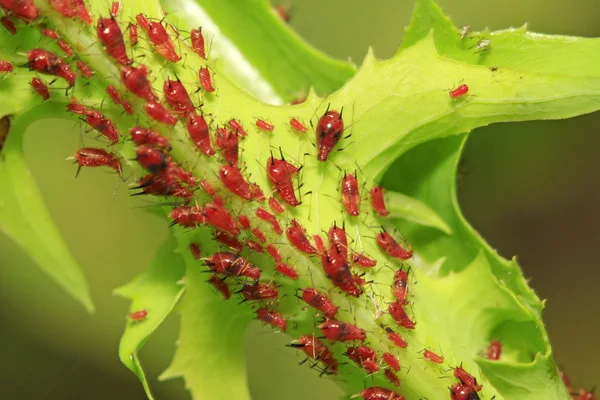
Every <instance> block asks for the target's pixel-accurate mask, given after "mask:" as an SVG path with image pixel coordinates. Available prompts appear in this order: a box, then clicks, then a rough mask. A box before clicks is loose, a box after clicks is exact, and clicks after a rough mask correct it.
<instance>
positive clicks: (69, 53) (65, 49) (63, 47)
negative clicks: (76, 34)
mask: <svg viewBox="0 0 600 400" xmlns="http://www.w3.org/2000/svg"><path fill="white" fill-rule="evenodd" d="M56 43H57V44H58V47H60V49H61V50H62V51H63V52H64V53H65V54H66V55H67V56H72V55H73V49H72V48H71V46H70V45H69V43H67V42H65V41H64V40H62V39H58V40H57V41H56Z"/></svg>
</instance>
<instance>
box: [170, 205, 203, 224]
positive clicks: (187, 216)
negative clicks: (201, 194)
mask: <svg viewBox="0 0 600 400" xmlns="http://www.w3.org/2000/svg"><path fill="white" fill-rule="evenodd" d="M169 218H171V219H172V220H173V224H172V225H180V226H183V227H184V228H195V227H196V226H198V225H200V224H202V223H203V222H204V217H203V215H202V209H200V208H199V207H197V206H192V207H187V206H182V207H176V208H174V209H173V210H171V212H170V213H169Z"/></svg>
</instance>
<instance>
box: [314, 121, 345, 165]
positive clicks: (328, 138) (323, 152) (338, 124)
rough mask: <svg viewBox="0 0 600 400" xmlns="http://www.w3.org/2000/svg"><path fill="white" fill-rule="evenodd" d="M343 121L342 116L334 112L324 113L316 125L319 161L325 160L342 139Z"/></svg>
mask: <svg viewBox="0 0 600 400" xmlns="http://www.w3.org/2000/svg"><path fill="white" fill-rule="evenodd" d="M343 131H344V121H343V120H342V114H341V113H338V112H337V111H335V110H331V111H326V112H325V114H323V116H322V117H321V118H320V119H319V122H318V123H317V129H316V133H317V147H318V148H319V155H318V156H317V159H318V160H319V161H325V160H327V157H329V153H330V152H331V150H332V149H333V148H334V147H335V145H336V144H337V142H339V140H340V138H341V137H342V132H343Z"/></svg>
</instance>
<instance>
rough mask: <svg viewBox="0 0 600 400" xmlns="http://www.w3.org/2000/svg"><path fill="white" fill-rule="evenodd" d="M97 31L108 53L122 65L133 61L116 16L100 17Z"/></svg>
mask: <svg viewBox="0 0 600 400" xmlns="http://www.w3.org/2000/svg"><path fill="white" fill-rule="evenodd" d="M96 33H97V34H98V39H100V41H101V42H102V44H103V45H104V49H105V50H106V52H107V53H108V55H109V56H111V57H112V58H113V59H114V60H115V61H116V62H118V63H119V64H121V65H130V64H131V63H132V61H131V59H129V57H128V56H127V50H126V49H125V41H124V40H123V32H121V27H120V26H119V24H118V23H117V21H115V20H114V18H98V25H96ZM122 75H123V72H121V76H122ZM125 86H127V84H125ZM130 90H131V89H130ZM132 91H133V90H132ZM148 101H150V100H148Z"/></svg>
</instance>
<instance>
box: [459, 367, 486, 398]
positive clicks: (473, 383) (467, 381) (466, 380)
mask: <svg viewBox="0 0 600 400" xmlns="http://www.w3.org/2000/svg"><path fill="white" fill-rule="evenodd" d="M454 376H455V377H456V378H458V380H460V381H461V382H462V384H463V385H466V386H468V387H470V388H473V389H474V390H475V391H477V392H479V391H481V389H482V388H483V386H481V385H478V384H477V379H475V377H474V376H473V375H471V374H469V373H468V372H467V371H465V370H464V368H463V367H456V368H454Z"/></svg>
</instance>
